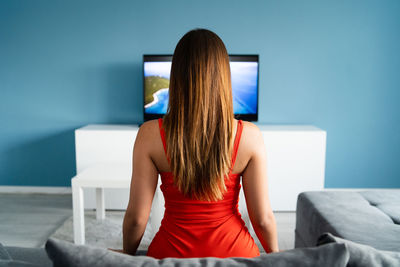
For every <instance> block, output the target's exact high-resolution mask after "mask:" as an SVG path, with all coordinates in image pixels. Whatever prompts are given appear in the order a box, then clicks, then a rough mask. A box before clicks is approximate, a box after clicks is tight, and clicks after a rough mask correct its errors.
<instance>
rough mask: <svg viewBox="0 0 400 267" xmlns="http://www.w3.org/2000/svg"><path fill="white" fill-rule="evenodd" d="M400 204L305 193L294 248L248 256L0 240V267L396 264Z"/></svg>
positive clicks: (384, 198) (374, 194)
mask: <svg viewBox="0 0 400 267" xmlns="http://www.w3.org/2000/svg"><path fill="white" fill-rule="evenodd" d="M399 208H400V190H397V191H371V192H361V193H356V192H306V193H302V194H300V195H299V197H298V203H297V212H296V230H295V236H296V238H295V246H296V249H292V250H288V251H284V252H279V253H273V254H262V255H261V256H260V257H256V258H250V259H249V258H226V259H219V258H191V259H176V258H167V259H163V260H156V259H154V258H151V257H146V256H144V255H145V251H139V252H138V255H137V256H135V257H132V256H128V255H123V254H120V253H116V252H112V251H108V250H105V249H100V248H94V247H89V246H76V245H74V244H72V243H68V242H65V241H61V240H57V239H49V240H48V241H47V243H46V247H45V248H17V247H3V246H2V245H1V244H0V267H3V266H31V267H32V266H55V267H67V266H74V267H79V266H82V267H83V266H188V265H190V266H210V267H212V266H364V267H365V266H371V267H372V266H400V252H399V251H400V228H399V222H400V210H399ZM278 227H279V226H278ZM328 232H329V233H328ZM330 233H332V234H333V235H332V234H330ZM340 237H342V238H340ZM353 241H354V242H353ZM363 244H364V245H363Z"/></svg>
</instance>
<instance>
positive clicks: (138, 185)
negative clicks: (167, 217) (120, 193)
mask: <svg viewBox="0 0 400 267" xmlns="http://www.w3.org/2000/svg"><path fill="white" fill-rule="evenodd" d="M153 135H154V131H152V130H151V125H149V124H143V125H142V126H141V127H140V129H139V132H138V134H137V137H136V141H135V146H134V149H133V166H132V180H131V188H130V197H129V203H128V207H127V210H126V213H125V217H124V222H123V229H122V232H123V252H124V253H127V254H131V255H135V253H136V250H137V248H138V246H139V243H140V240H141V239H142V237H143V234H144V231H145V229H146V224H147V220H148V218H149V215H150V210H151V204H152V201H153V197H154V192H155V190H156V186H157V181H158V172H157V169H156V167H155V165H154V163H153V161H152V159H151V156H150V154H151V147H152V145H151V143H152V140H154V139H152V138H153V137H154V138H157V137H155V136H153ZM158 138H159V136H158Z"/></svg>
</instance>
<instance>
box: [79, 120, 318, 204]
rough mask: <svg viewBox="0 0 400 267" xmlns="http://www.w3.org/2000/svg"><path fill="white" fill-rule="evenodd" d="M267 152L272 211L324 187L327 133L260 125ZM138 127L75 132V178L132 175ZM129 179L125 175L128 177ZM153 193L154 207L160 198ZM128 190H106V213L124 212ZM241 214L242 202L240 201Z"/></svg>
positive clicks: (91, 193) (89, 192)
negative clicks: (112, 172) (108, 167)
mask: <svg viewBox="0 0 400 267" xmlns="http://www.w3.org/2000/svg"><path fill="white" fill-rule="evenodd" d="M258 127H259V128H260V130H261V131H262V134H263V137H264V144H265V146H266V150H267V170H268V181H269V194H270V200H271V205H272V208H273V210H275V211H294V210H295V209H296V200H297V195H298V194H299V193H300V192H303V191H311V190H321V189H323V187H324V175H325V150H326V132H325V131H323V130H321V129H319V128H317V127H314V126H308V125H299V126H296V125H282V126H280V125H261V124H259V125H258ZM138 129H139V128H138V126H137V125H88V126H85V127H82V128H80V129H77V130H76V131H75V145H76V168H77V174H79V173H80V172H82V170H84V169H85V168H87V167H89V166H94V165H97V164H109V163H112V164H113V163H117V164H119V165H121V166H124V168H127V169H129V170H131V161H132V149H133V144H134V141H135V138H136V134H137V131H138ZM128 173H130V171H129V172H128ZM160 184H161V181H160V180H159V185H160ZM159 185H158V188H157V191H156V194H157V196H156V199H155V201H156V203H153V204H155V205H156V206H158V208H159V209H160V210H163V197H162V193H161V191H160V189H159ZM84 197H85V199H84V203H85V208H93V209H94V208H95V207H96V202H95V200H96V195H95V190H94V189H85V195H84ZM128 198H129V189H105V207H106V209H125V208H126V206H127V203H128ZM239 205H240V209H241V210H243V207H244V206H245V204H244V199H243V195H241V199H240V204H239Z"/></svg>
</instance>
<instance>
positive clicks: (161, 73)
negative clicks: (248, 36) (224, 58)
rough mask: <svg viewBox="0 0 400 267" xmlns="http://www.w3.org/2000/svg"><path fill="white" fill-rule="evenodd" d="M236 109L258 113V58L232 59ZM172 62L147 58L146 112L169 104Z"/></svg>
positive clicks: (158, 111)
mask: <svg viewBox="0 0 400 267" xmlns="http://www.w3.org/2000/svg"><path fill="white" fill-rule="evenodd" d="M230 67H231V75H232V97H233V111H234V113H235V114H256V113H257V94H258V93H257V88H258V87H257V82H258V63H257V62H242V61H240V62H239V61H235V62H230ZM170 71H171V62H145V64H144V78H145V92H144V93H145V113H148V114H164V113H166V112H167V107H168V85H169V78H170Z"/></svg>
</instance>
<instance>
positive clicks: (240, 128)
mask: <svg viewBox="0 0 400 267" xmlns="http://www.w3.org/2000/svg"><path fill="white" fill-rule="evenodd" d="M242 131H243V123H242V120H239V121H238V126H237V130H236V136H235V141H234V143H233V153H232V164H231V172H232V170H233V166H234V165H235V161H236V156H237V152H238V148H239V143H240V137H242Z"/></svg>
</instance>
